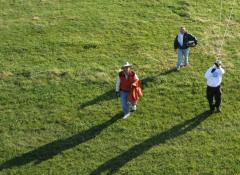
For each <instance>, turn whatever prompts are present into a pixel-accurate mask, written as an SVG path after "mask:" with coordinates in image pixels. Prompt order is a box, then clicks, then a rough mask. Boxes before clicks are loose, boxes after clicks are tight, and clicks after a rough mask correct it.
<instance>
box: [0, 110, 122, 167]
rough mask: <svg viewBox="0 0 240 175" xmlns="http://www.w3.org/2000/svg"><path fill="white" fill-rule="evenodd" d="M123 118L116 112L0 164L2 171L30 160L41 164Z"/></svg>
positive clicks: (93, 136) (91, 137)
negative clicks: (87, 126)
mask: <svg viewBox="0 0 240 175" xmlns="http://www.w3.org/2000/svg"><path fill="white" fill-rule="evenodd" d="M120 118H121V114H120V113H119V114H116V115H115V116H114V117H112V118H111V119H110V120H108V121H106V122H104V123H102V124H99V125H96V126H94V127H92V128H90V129H88V130H85V131H82V132H80V133H78V134H76V135H73V136H71V137H69V138H66V139H62V140H57V141H54V142H52V143H49V144H46V145H43V146H41V147H39V148H37V149H35V150H33V151H30V152H27V153H25V154H22V155H20V156H18V157H15V158H13V159H10V160H8V161H6V162H4V163H3V164H1V165H0V171H1V170H3V169H10V168H13V167H17V166H22V165H25V164H28V163H30V162H34V163H35V164H39V163H41V162H43V161H46V160H48V159H51V158H52V157H54V156H56V155H58V154H59V153H61V152H63V151H65V150H68V149H71V148H73V147H75V146H77V145H79V144H81V143H84V142H86V141H88V140H90V139H93V138H95V137H96V136H97V135H98V134H100V133H101V132H102V131H103V130H104V129H105V128H107V127H109V126H110V125H112V124H113V123H115V122H116V121H117V120H118V119H120Z"/></svg>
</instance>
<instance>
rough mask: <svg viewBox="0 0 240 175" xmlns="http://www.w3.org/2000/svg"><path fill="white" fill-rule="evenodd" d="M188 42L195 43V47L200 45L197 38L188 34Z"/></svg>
mask: <svg viewBox="0 0 240 175" xmlns="http://www.w3.org/2000/svg"><path fill="white" fill-rule="evenodd" d="M188 41H194V43H195V45H197V44H198V40H197V38H196V37H195V36H193V35H191V34H189V33H188Z"/></svg>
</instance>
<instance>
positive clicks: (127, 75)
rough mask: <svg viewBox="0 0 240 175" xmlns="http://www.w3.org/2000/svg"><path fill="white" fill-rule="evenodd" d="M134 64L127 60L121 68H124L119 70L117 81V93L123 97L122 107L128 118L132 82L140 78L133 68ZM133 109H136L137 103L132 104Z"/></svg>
mask: <svg viewBox="0 0 240 175" xmlns="http://www.w3.org/2000/svg"><path fill="white" fill-rule="evenodd" d="M131 67H132V65H131V64H129V63H128V62H126V63H125V64H124V65H123V66H122V67H121V68H122V70H121V71H120V72H119V75H118V78H117V81H116V94H117V96H120V97H121V103H122V109H123V113H124V116H123V118H124V119H126V118H127V117H128V116H129V115H130V113H129V103H128V94H129V91H130V90H131V86H132V84H133V83H134V82H135V81H137V80H138V76H137V75H136V73H135V72H133V71H132V70H131ZM130 107H131V111H136V109H137V106H136V104H130Z"/></svg>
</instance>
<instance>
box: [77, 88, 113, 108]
mask: <svg viewBox="0 0 240 175" xmlns="http://www.w3.org/2000/svg"><path fill="white" fill-rule="evenodd" d="M114 98H116V95H115V90H114V89H112V90H110V91H107V92H105V93H103V94H102V95H100V96H98V97H96V98H94V99H92V100H90V101H87V102H85V103H83V104H81V105H80V109H83V108H85V107H88V106H91V105H94V104H97V103H99V102H101V101H108V100H112V99H114Z"/></svg>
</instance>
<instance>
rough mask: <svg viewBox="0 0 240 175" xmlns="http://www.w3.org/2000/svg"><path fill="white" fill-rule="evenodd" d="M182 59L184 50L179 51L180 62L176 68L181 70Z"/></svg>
mask: <svg viewBox="0 0 240 175" xmlns="http://www.w3.org/2000/svg"><path fill="white" fill-rule="evenodd" d="M182 57H183V49H178V61H177V65H176V68H177V69H180V65H181V64H182Z"/></svg>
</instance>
